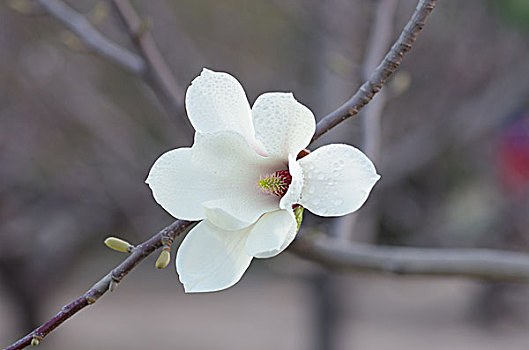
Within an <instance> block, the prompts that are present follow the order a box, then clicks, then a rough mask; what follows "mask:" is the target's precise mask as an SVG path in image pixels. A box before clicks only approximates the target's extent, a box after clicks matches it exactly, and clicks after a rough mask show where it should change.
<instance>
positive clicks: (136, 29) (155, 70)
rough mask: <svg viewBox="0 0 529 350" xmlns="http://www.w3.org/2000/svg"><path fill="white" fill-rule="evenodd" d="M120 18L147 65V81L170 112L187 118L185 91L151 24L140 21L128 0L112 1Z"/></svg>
mask: <svg viewBox="0 0 529 350" xmlns="http://www.w3.org/2000/svg"><path fill="white" fill-rule="evenodd" d="M112 4H113V5H114V8H115V9H116V11H117V13H118V15H119V17H120V18H121V20H122V21H123V23H124V24H125V26H126V28H127V31H128V33H129V36H130V38H131V40H132V42H133V43H134V45H135V46H136V48H137V49H138V51H139V52H140V54H141V56H142V57H143V58H144V60H145V62H146V64H147V70H148V74H146V79H147V80H148V81H151V86H152V87H153V88H154V89H155V90H156V91H157V92H158V94H157V95H160V96H161V98H162V100H163V101H166V102H165V104H167V105H169V106H170V110H169V111H168V112H171V111H172V112H174V113H175V114H177V115H180V116H181V117H183V118H184V119H186V120H187V118H185V107H184V105H183V103H182V101H183V100H184V99H183V97H184V91H183V89H182V88H181V87H180V86H179V85H178V84H177V82H176V80H175V78H174V76H173V73H172V72H171V69H170V68H169V66H168V65H167V63H166V62H165V60H164V58H163V56H162V55H161V54H160V51H159V50H158V48H157V47H156V43H155V42H154V38H153V37H152V35H151V33H150V32H149V22H148V21H147V20H146V19H144V20H142V19H140V17H139V16H138V14H137V13H136V11H135V10H134V7H132V4H131V3H130V1H128V0H112Z"/></svg>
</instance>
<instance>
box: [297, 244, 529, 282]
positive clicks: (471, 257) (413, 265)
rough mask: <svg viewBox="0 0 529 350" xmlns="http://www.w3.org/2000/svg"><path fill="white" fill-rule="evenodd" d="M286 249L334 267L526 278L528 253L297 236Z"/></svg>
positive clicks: (405, 272) (386, 271) (397, 273)
mask: <svg viewBox="0 0 529 350" xmlns="http://www.w3.org/2000/svg"><path fill="white" fill-rule="evenodd" d="M289 251H290V252H293V253H294V254H296V255H297V256H299V257H301V258H303V259H308V260H311V261H314V262H317V263H319V264H322V265H324V266H327V267H329V268H331V269H333V270H337V271H344V272H359V271H360V272H369V273H386V274H394V275H402V276H413V275H419V276H432V277H464V278H478V279H483V280H492V281H494V280H499V281H518V282H528V281H529V255H528V254H524V253H515V252H507V251H500V250H492V249H451V248H442V249H428V248H411V247H387V246H376V245H370V244H362V243H354V244H352V243H344V242H341V241H338V240H336V239H329V238H326V239H311V238H296V240H295V241H294V243H292V245H291V246H290V247H289Z"/></svg>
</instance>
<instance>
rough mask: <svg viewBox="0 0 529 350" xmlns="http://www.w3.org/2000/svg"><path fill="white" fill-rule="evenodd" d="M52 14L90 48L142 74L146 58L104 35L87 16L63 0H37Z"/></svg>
mask: <svg viewBox="0 0 529 350" xmlns="http://www.w3.org/2000/svg"><path fill="white" fill-rule="evenodd" d="M37 1H38V3H39V4H40V5H41V6H42V7H44V8H45V9H46V10H47V11H48V12H49V13H50V14H51V15H53V16H54V17H55V18H57V19H58V20H60V21H61V22H62V23H63V24H64V25H65V26H66V27H68V28H69V29H70V30H71V31H72V32H74V33H75V34H76V35H78V36H79V38H80V39H81V40H83V42H84V43H85V44H86V45H87V46H88V48H89V49H90V50H92V51H94V52H95V53H97V54H99V55H101V56H102V57H105V58H107V59H109V60H110V61H112V62H114V63H116V64H118V65H119V66H121V67H123V68H125V69H127V70H129V71H131V72H133V73H135V74H138V75H142V74H144V72H145V69H146V65H145V62H144V60H143V59H142V58H141V57H139V56H138V55H136V54H135V53H132V52H130V51H129V50H127V49H125V48H123V47H121V46H119V45H118V44H116V43H114V42H112V41H110V40H109V39H107V38H106V37H105V36H103V35H102V34H101V33H100V32H99V31H98V30H97V29H95V28H94V26H93V25H92V23H90V21H89V20H88V19H86V18H85V16H83V15H81V14H80V13H78V12H76V11H75V10H73V9H72V8H71V7H70V6H68V5H66V4H65V3H64V2H62V1H61V0H37Z"/></svg>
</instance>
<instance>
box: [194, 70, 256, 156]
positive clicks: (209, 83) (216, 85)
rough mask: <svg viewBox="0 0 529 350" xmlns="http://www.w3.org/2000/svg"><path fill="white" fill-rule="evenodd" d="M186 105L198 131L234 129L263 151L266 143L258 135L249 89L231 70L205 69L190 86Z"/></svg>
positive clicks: (253, 146)
mask: <svg viewBox="0 0 529 350" xmlns="http://www.w3.org/2000/svg"><path fill="white" fill-rule="evenodd" d="M186 109H187V114H188V117H189V120H190V121H191V124H193V127H194V128H195V130H196V131H198V132H202V133H204V132H215V131H221V130H232V131H235V132H237V133H239V134H241V135H243V136H244V137H245V138H246V140H247V141H248V143H249V144H250V146H252V148H254V149H255V150H256V152H258V153H260V154H264V148H263V146H262V145H261V144H260V142H259V141H257V140H256V138H255V132H254V128H253V124H252V118H251V111H250V104H249V103H248V98H247V97H246V93H245V92H244V89H243V88H242V86H241V84H240V83H239V82H238V81H237V79H235V78H234V77H232V76H231V75H229V74H228V73H223V72H214V71H211V70H209V69H203V70H202V73H201V74H200V75H199V76H198V77H196V78H195V79H194V80H193V81H192V82H191V86H189V88H188V89H187V92H186Z"/></svg>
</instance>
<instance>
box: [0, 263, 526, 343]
mask: <svg viewBox="0 0 529 350" xmlns="http://www.w3.org/2000/svg"><path fill="white" fill-rule="evenodd" d="M108 254H112V253H108ZM290 260H291V258H289V259H283V261H282V263H283V264H284V263H288V262H292V261H290ZM149 262H150V261H149ZM149 262H147V263H146V264H144V265H143V266H141V267H140V268H139V269H138V271H135V272H134V273H133V275H131V276H129V277H128V278H127V279H125V280H124V281H123V282H122V284H121V285H120V286H119V287H118V289H117V290H116V292H115V293H114V294H110V295H106V296H105V297H104V298H102V299H101V300H100V301H99V302H98V303H96V304H95V305H94V306H92V307H90V308H89V309H85V310H84V311H82V312H81V313H80V314H78V315H77V316H75V317H74V318H73V319H72V320H70V321H69V322H68V323H67V324H64V325H63V326H61V327H60V329H58V330H57V331H56V332H55V333H54V334H52V335H51V336H50V337H49V338H47V339H46V340H45V341H44V342H43V343H42V344H41V345H39V348H40V349H43V350H45V349H77V350H83V349H94V348H96V349H98V348H99V349H116V350H119V349H152V348H170V349H185V350H202V349H203V350H206V349H217V350H224V349H226V350H228V349H229V350H234V349H255V350H267V349H289V350H298V349H299V350H302V349H310V348H311V344H310V342H311V339H312V338H311V332H312V324H311V322H312V321H311V317H312V306H311V305H310V304H311V302H312V301H311V300H312V299H311V296H310V293H309V292H308V288H307V282H306V281H304V279H303V278H300V277H299V275H298V277H296V275H290V276H285V275H282V276H280V275H277V274H275V273H274V272H273V270H274V268H275V267H274V266H273V265H272V266H270V265H269V264H263V263H262V262H260V263H258V264H256V265H257V266H253V267H252V270H251V271H250V273H247V274H246V276H245V277H244V278H243V281H242V282H241V283H239V284H238V285H237V286H236V287H234V288H231V289H229V290H227V291H224V292H221V293H214V294H200V295H186V294H184V293H183V292H182V288H181V287H180V285H179V284H178V283H177V277H176V275H175V273H174V271H172V268H171V267H169V268H168V269H166V270H164V271H154V269H153V268H152V267H151V264H150V263H149ZM276 263H277V262H276ZM274 264H275V263H274ZM270 267H272V271H271V270H270V269H269V268H270ZM103 269H104V268H103V267H102V266H100V262H98V261H97V260H95V259H91V260H90V261H87V262H84V263H83V270H82V271H84V272H83V273H82V276H71V277H70V278H68V280H67V281H66V282H65V284H64V285H63V286H62V288H61V289H60V291H61V292H60V293H57V294H56V295H54V296H53V297H52V298H50V299H49V301H48V302H47V303H46V310H45V311H46V312H45V314H48V315H49V314H52V313H53V312H55V311H56V309H57V308H58V307H60V306H62V305H63V304H65V303H67V302H69V301H70V299H71V298H72V297H74V296H77V295H78V294H80V292H81V291H83V290H84V289H86V287H87V284H86V282H82V281H83V280H85V281H86V280H90V278H93V277H94V276H95V275H97V273H98V272H99V274H101V273H102V270H103ZM89 275H92V276H91V277H90V276H89ZM80 277H83V278H80ZM80 282H82V283H80ZM339 283H340V284H341V285H342V287H343V288H345V289H347V290H348V291H349V294H348V296H347V298H346V303H345V304H344V305H343V308H345V310H342V311H343V312H342V313H341V314H342V318H343V319H342V321H343V322H342V323H341V326H340V329H338V330H337V333H336V335H337V337H338V343H339V344H340V346H339V348H340V349H367V350H379V349H380V350H382V349H392V350H409V349H428V350H442V349H443V350H444V349H452V350H474V349H476V350H478V349H479V350H497V349H503V350H525V349H527V346H528V345H529V333H528V332H527V324H524V323H520V324H514V323H510V322H507V321H506V322H504V323H500V324H498V325H496V326H495V327H493V328H481V327H478V326H476V325H475V324H473V323H472V322H469V308H470V307H471V305H472V303H473V299H475V298H476V296H477V295H478V292H479V290H480V289H481V288H480V284H479V283H477V282H468V281H466V282H464V281H460V280H450V279H447V280H433V279H409V278H406V279H398V278H386V277H379V278H374V277H367V276H359V277H354V278H353V277H345V276H343V277H341V278H340V279H339ZM0 306H1V307H2V309H1V310H0V343H1V344H7V343H8V342H9V341H11V340H13V339H12V337H13V335H18V334H17V333H16V332H15V330H14V328H12V326H13V324H12V323H11V322H10V318H9V313H8V312H6V311H7V310H6V309H8V308H9V307H8V304H7V303H5V302H4V295H0Z"/></svg>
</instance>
